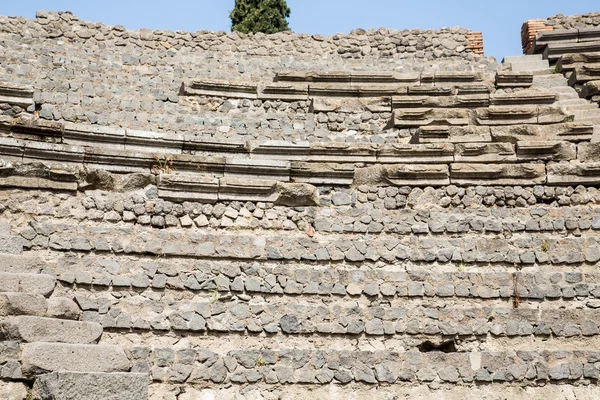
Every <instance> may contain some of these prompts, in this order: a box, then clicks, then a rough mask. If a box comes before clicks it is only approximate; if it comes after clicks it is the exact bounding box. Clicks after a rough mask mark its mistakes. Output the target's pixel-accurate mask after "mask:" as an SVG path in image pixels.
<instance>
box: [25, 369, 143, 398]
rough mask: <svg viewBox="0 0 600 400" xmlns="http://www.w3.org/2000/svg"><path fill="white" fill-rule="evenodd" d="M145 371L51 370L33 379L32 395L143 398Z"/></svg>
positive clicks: (37, 396) (33, 396) (42, 396)
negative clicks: (88, 371)
mask: <svg viewBox="0 0 600 400" xmlns="http://www.w3.org/2000/svg"><path fill="white" fill-rule="evenodd" d="M148 381H149V378H148V375H147V374H142V373H80V372H53V373H51V374H46V375H42V376H40V377H38V379H36V381H35V383H34V385H33V390H32V398H33V399H34V400H46V399H53V400H54V399H55V400H61V399H65V400H66V399H84V400H145V399H147V398H148Z"/></svg>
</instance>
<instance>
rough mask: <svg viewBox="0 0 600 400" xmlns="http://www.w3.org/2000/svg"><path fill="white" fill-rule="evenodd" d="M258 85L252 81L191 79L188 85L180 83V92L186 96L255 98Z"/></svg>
mask: <svg viewBox="0 0 600 400" xmlns="http://www.w3.org/2000/svg"><path fill="white" fill-rule="evenodd" d="M257 91H258V85H257V84H253V83H242V82H228V81H219V80H214V79H205V80H201V81H193V82H191V83H190V84H189V85H186V84H185V83H184V84H182V85H181V92H182V93H183V94H184V95H186V96H213V97H226V98H238V99H256V98H257V97H258V96H257Z"/></svg>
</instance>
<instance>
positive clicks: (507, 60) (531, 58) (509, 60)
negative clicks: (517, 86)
mask: <svg viewBox="0 0 600 400" xmlns="http://www.w3.org/2000/svg"><path fill="white" fill-rule="evenodd" d="M543 59H544V58H543V57H542V55H541V54H529V55H525V56H508V57H504V59H503V60H502V63H503V64H513V63H523V62H535V61H541V60H543Z"/></svg>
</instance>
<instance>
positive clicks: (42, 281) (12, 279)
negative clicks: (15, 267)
mask: <svg viewBox="0 0 600 400" xmlns="http://www.w3.org/2000/svg"><path fill="white" fill-rule="evenodd" d="M55 286H56V279H55V278H54V277H53V276H50V275H43V274H13V273H10V272H0V292H18V293H31V294H41V295H42V296H46V297H48V296H50V295H51V294H52V292H53V291H54V287H55Z"/></svg>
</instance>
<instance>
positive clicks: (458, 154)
mask: <svg viewBox="0 0 600 400" xmlns="http://www.w3.org/2000/svg"><path fill="white" fill-rule="evenodd" d="M454 159H455V161H456V162H467V163H468V162H475V163H479V162H484V163H494V162H515V161H517V155H516V153H515V147H514V145H512V144H510V143H459V144H456V145H455V153H454Z"/></svg>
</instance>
